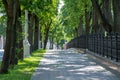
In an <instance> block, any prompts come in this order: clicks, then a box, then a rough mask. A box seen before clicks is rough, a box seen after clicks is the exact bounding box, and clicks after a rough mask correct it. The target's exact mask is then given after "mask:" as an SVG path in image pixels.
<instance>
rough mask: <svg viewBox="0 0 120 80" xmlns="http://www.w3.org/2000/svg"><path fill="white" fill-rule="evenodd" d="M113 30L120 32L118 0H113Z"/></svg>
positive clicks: (119, 2) (119, 4)
mask: <svg viewBox="0 0 120 80" xmlns="http://www.w3.org/2000/svg"><path fill="white" fill-rule="evenodd" d="M113 10H114V32H119V33H120V0H113Z"/></svg>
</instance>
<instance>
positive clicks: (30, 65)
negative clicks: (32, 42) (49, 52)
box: [0, 50, 45, 80]
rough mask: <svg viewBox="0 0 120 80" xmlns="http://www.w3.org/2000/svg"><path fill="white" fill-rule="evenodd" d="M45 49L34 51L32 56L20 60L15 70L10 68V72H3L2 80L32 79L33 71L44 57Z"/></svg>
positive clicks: (0, 77) (0, 79)
mask: <svg viewBox="0 0 120 80" xmlns="http://www.w3.org/2000/svg"><path fill="white" fill-rule="evenodd" d="M43 53H45V50H37V51H35V52H33V54H32V55H31V57H30V58H25V59H24V60H23V61H19V63H18V65H16V66H15V68H14V69H13V70H9V72H10V73H9V74H1V75H0V80H30V78H31V76H32V74H33V72H34V71H35V69H36V67H37V66H38V64H39V61H40V59H42V57H43Z"/></svg>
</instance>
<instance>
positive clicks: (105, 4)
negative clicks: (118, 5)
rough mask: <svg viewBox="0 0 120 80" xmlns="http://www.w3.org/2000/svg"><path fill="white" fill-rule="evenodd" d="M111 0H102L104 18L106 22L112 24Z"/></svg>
mask: <svg viewBox="0 0 120 80" xmlns="http://www.w3.org/2000/svg"><path fill="white" fill-rule="evenodd" d="M111 4H112V0H104V1H103V11H104V14H105V17H106V19H107V20H108V22H109V23H110V25H112V26H113V18H112V12H111V11H112V9H111V8H112V6H111Z"/></svg>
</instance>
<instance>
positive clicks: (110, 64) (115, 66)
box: [86, 50, 120, 73]
mask: <svg viewBox="0 0 120 80" xmlns="http://www.w3.org/2000/svg"><path fill="white" fill-rule="evenodd" d="M86 53H87V55H88V57H90V58H92V59H94V60H95V61H97V62H98V63H100V64H102V65H103V66H104V67H107V68H109V69H112V70H114V71H117V72H119V73H120V63H119V62H115V61H112V60H110V59H107V58H105V57H102V56H99V55H97V54H96V53H94V52H91V51H88V50H86Z"/></svg>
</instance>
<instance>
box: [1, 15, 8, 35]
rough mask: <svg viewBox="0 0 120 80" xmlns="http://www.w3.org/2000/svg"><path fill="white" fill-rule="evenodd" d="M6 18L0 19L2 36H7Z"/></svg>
mask: <svg viewBox="0 0 120 80" xmlns="http://www.w3.org/2000/svg"><path fill="white" fill-rule="evenodd" d="M6 20H7V19H6V16H1V17H0V35H4V36H5V34H6Z"/></svg>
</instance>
